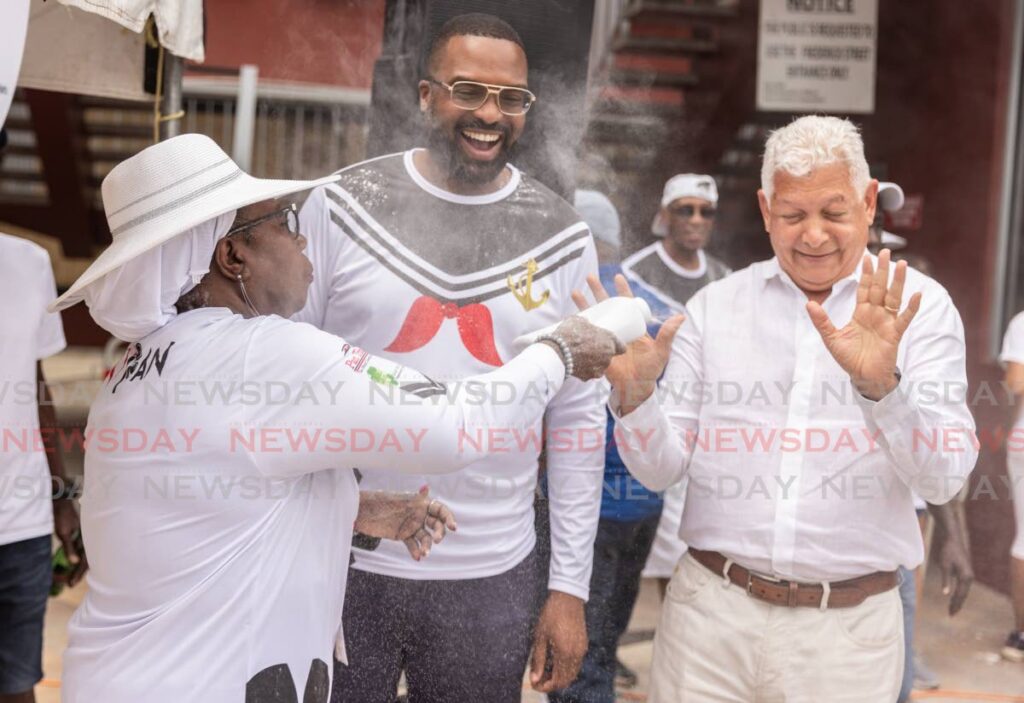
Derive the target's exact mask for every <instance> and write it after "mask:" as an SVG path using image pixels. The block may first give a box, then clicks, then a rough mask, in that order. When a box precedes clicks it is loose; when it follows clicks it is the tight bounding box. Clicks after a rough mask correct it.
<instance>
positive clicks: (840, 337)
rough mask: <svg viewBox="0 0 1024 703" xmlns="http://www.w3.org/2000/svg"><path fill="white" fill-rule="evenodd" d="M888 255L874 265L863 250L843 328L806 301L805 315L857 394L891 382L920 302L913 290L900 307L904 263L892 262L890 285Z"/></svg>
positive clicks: (877, 394)
mask: <svg viewBox="0 0 1024 703" xmlns="http://www.w3.org/2000/svg"><path fill="white" fill-rule="evenodd" d="M889 258H890V253H889V250H888V249H883V250H882V251H881V252H880V253H879V255H878V269H877V270H875V269H874V267H873V266H872V264H871V257H870V256H866V255H865V257H864V262H863V264H862V267H861V277H860V284H859V285H858V287H857V307H856V308H854V311H853V318H851V320H850V322H849V324H847V325H846V327H843V328H842V329H836V327H835V325H833V324H832V321H831V320H830V319H829V317H828V313H826V312H825V310H824V308H822V307H821V305H819V304H818V303H816V302H814V301H811V302H809V303H807V314H808V315H810V317H811V321H812V322H813V323H814V326H815V327H816V328H817V330H818V333H819V334H820V335H821V339H822V341H823V342H824V343H825V347H826V348H827V349H828V351H829V353H830V354H831V355H832V357H833V358H834V359H835V360H836V362H837V363H838V364H839V365H840V366H841V367H842V368H843V370H844V371H846V373H848V374H850V378H851V379H852V380H853V383H854V385H855V386H856V387H857V389H858V390H859V391H860V392H861V394H863V395H864V396H865V397H868V398H871V399H873V400H879V399H881V398H882V397H884V396H885V395H886V394H888V393H889V392H890V391H892V390H893V389H894V388H895V387H896V384H897V378H896V352H897V350H898V348H899V344H900V340H901V339H902V338H903V334H904V333H905V332H906V331H907V328H908V327H910V323H911V321H912V320H913V319H914V316H915V315H917V311H918V310H919V309H920V307H921V294H920V293H915V294H914V295H912V296H911V298H910V302H909V303H908V304H907V307H906V309H905V310H903V312H900V307H901V306H902V304H903V284H904V282H905V281H906V278H907V262H905V261H900V262H899V263H897V264H896V272H895V274H894V275H893V277H892V284H890V283H889Z"/></svg>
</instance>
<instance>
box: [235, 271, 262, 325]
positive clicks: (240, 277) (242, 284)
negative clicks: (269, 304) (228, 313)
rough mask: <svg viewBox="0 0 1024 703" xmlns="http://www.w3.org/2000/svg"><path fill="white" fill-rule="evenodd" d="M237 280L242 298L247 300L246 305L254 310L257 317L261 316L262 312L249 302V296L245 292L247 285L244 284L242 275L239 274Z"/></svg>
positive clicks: (253, 312)
mask: <svg viewBox="0 0 1024 703" xmlns="http://www.w3.org/2000/svg"><path fill="white" fill-rule="evenodd" d="M235 278H237V279H238V287H239V288H241V289H242V298H243V299H244V300H245V304H246V305H248V306H249V309H250V310H252V314H253V315H255V316H256V317H259V316H260V311H259V310H257V309H256V306H255V305H253V304H252V301H251V300H249V294H248V293H246V292H245V284H244V283H242V274H238V275H237V276H236V277H235Z"/></svg>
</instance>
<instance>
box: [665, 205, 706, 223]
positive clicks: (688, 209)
mask: <svg viewBox="0 0 1024 703" xmlns="http://www.w3.org/2000/svg"><path fill="white" fill-rule="evenodd" d="M668 211H669V212H670V213H672V214H673V215H678V216H679V217H683V218H686V219H687V220H689V219H691V218H692V217H693V216H694V215H695V214H696V213H697V211H700V216H701V217H703V218H704V219H705V220H710V219H712V218H713V217H714V216H715V213H716V212H717V210H715V208H713V207H711V206H710V205H702V206H700V207H699V208H698V207H695V206H693V205H677V206H676V207H670V208H669V209H668Z"/></svg>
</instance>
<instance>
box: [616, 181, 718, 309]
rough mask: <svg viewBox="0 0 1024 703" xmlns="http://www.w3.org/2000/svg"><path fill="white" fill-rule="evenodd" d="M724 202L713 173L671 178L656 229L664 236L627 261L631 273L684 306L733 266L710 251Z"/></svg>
mask: <svg viewBox="0 0 1024 703" xmlns="http://www.w3.org/2000/svg"><path fill="white" fill-rule="evenodd" d="M717 207H718V187H717V186H716V185H715V179H714V178H712V177H711V176H707V175H700V174H696V173H680V174H678V175H676V176H672V178H670V179H668V181H667V182H666V183H665V190H664V192H663V193H662V196H661V208H660V209H659V210H658V214H657V215H656V216H655V218H654V223H653V224H652V225H651V231H652V232H653V233H654V235H655V236H656V237H660V238H661V239H660V240H659V241H657V242H655V243H654V244H651V245H650V246H646V247H644V248H643V249H641V250H640V251H638V252H636V253H635V254H633V255H631V256H629V257H627V258H626V259H625V260H624V261H623V262H622V268H623V270H624V271H625V272H626V275H627V276H630V277H632V278H635V279H637V280H639V281H643V282H644V284H645V285H647V286H648V287H649V288H652V289H654V291H655V292H657V293H658V294H659V295H660V296H661V297H662V299H663V301H664V302H666V303H667V304H669V305H671V306H674V307H676V308H679V307H681V306H684V305H686V301H687V300H689V299H690V296H692V295H693V294H694V293H696V292H697V291H699V290H700V289H701V288H703V287H704V286H706V285H707V284H708V283H710V282H711V281H717V280H718V279H720V278H724V277H725V276H727V275H728V274H729V267H728V266H726V265H725V264H724V263H722V262H721V261H719V260H718V259H716V258H715V257H714V256H711V255H710V254H708V253H707V252H705V251H704V248H705V247H706V246H707V245H708V240H709V239H710V238H711V230H712V228H713V227H714V223H715V214H716V212H717Z"/></svg>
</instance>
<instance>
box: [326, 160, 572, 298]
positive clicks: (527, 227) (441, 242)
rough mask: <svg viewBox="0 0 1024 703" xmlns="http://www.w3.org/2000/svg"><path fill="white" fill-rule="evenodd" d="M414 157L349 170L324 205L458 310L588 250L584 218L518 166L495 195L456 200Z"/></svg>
mask: <svg viewBox="0 0 1024 703" xmlns="http://www.w3.org/2000/svg"><path fill="white" fill-rule="evenodd" d="M412 154H413V152H412V151H408V152H405V153H404V154H391V155H389V156H385V157H381V158H378V159H374V160H372V161H369V162H363V163H362V164H359V165H357V166H355V167H353V168H351V169H347V170H346V171H343V172H342V174H341V176H342V178H341V181H339V182H338V184H332V185H330V186H328V187H327V188H326V196H327V201H326V202H327V206H328V210H329V217H330V219H331V220H332V222H333V223H334V224H335V225H336V226H337V227H338V228H339V230H340V231H341V233H342V234H343V235H344V236H347V237H349V238H350V239H351V240H352V241H353V242H355V243H356V244H357V245H358V246H359V247H360V248H362V249H363V250H364V251H365V252H366V253H367V254H369V255H370V256H371V257H373V258H374V259H376V260H377V261H378V262H379V263H380V264H381V265H382V266H384V267H385V268H387V269H388V270H390V271H392V272H393V273H394V274H395V275H396V276H398V277H399V278H401V279H402V280H404V281H406V282H407V283H408V284H409V285H411V286H412V287H413V288H415V289H416V290H418V291H419V292H420V293H421V294H422V295H428V296H430V297H432V298H434V299H436V300H439V301H441V302H443V303H447V302H450V303H455V304H456V305H460V306H461V305H468V304H471V303H479V302H484V301H486V300H489V299H491V298H495V297H498V296H500V295H504V294H508V293H510V285H509V281H510V280H511V279H516V278H519V277H520V276H522V275H523V274H524V272H525V271H526V270H527V266H529V267H530V268H531V269H532V274H531V275H532V280H533V281H534V282H536V281H539V280H543V279H544V278H545V277H547V276H550V275H551V274H553V273H554V272H555V271H557V270H558V269H560V268H561V267H562V266H564V265H566V264H568V263H569V262H571V261H574V260H575V259H577V258H579V257H580V256H582V254H583V251H584V249H585V247H586V245H587V242H588V240H589V239H590V232H589V230H588V228H587V226H586V224H585V223H584V222H583V221H581V220H580V218H579V215H578V214H577V213H576V212H575V210H573V209H572V207H571V206H570V205H569V204H568V203H567V202H565V201H564V200H563V199H562V198H560V197H559V196H557V195H556V194H555V193H553V192H552V191H550V190H549V189H547V188H546V187H545V186H543V185H542V184H540V183H538V182H537V181H535V180H534V179H532V178H529V177H526V176H524V175H523V174H522V173H521V172H520V171H519V170H518V169H513V171H512V174H513V175H512V178H511V179H510V181H509V183H507V184H506V185H505V186H503V187H502V188H501V189H500V190H498V191H496V192H495V193H491V194H487V195H482V196H458V195H455V194H453V193H447V192H446V191H444V190H442V189H440V188H437V187H436V186H434V185H432V184H429V183H428V182H426V180H425V179H424V178H423V177H422V175H421V174H419V173H418V172H417V171H416V170H415V168H414V166H413V164H412ZM485 204H486V205H489V207H475V206H479V205H485ZM467 206H470V207H467ZM531 262H532V263H531Z"/></svg>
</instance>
